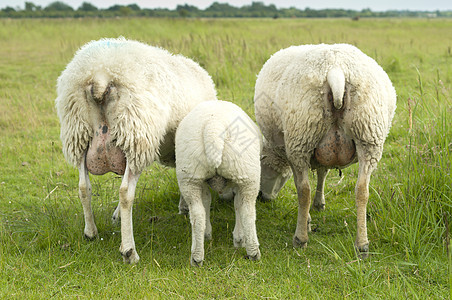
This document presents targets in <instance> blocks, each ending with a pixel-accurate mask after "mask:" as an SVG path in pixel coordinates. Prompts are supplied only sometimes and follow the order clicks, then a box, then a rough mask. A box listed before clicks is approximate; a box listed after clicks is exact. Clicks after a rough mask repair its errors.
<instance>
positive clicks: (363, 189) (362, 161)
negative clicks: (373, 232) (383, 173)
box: [355, 143, 382, 258]
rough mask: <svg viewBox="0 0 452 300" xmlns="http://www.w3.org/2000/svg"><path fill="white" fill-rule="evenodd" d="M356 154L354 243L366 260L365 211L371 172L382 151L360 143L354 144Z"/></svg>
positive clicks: (367, 245) (367, 250)
mask: <svg viewBox="0 0 452 300" xmlns="http://www.w3.org/2000/svg"><path fill="white" fill-rule="evenodd" d="M356 149H357V152H358V161H359V171H358V180H357V181H356V186H355V201H356V218H357V220H356V223H357V230H356V241H355V247H356V249H357V250H358V251H359V252H360V253H361V257H362V258H366V257H367V256H368V252H369V240H368V239H367V220H366V210H367V202H368V200H369V182H370V176H371V174H372V171H373V170H374V169H375V168H376V166H377V163H378V160H379V159H380V158H381V153H382V149H381V148H380V147H372V148H370V147H369V146H367V147H365V146H363V145H362V144H361V143H356Z"/></svg>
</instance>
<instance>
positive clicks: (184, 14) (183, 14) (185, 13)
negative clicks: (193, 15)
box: [177, 8, 190, 18]
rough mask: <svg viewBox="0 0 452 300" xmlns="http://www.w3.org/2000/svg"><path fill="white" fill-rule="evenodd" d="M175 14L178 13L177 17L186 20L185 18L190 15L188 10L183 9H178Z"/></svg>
mask: <svg viewBox="0 0 452 300" xmlns="http://www.w3.org/2000/svg"><path fill="white" fill-rule="evenodd" d="M177 12H178V13H179V16H180V17H181V18H186V17H188V16H189V15H190V13H189V12H188V10H186V9H185V8H182V9H179V10H178V11H177Z"/></svg>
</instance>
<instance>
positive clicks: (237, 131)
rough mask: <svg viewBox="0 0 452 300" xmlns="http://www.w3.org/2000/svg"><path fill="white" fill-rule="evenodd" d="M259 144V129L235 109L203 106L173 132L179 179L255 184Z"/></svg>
mask: <svg viewBox="0 0 452 300" xmlns="http://www.w3.org/2000/svg"><path fill="white" fill-rule="evenodd" d="M261 143H262V138H261V134H260V131H259V129H258V127H257V126H256V124H254V122H253V121H252V120H251V119H250V118H249V117H248V115H247V114H246V113H245V112H243V111H242V110H241V109H240V108H239V107H238V106H237V105H235V104H233V103H230V102H226V101H207V102H203V103H201V104H199V105H198V106H196V107H195V108H194V109H193V110H192V111H191V112H190V113H189V114H188V115H187V116H186V117H185V118H184V119H183V120H182V122H181V123H180V125H179V128H178V129H177V132H176V159H177V164H176V173H177V175H178V179H179V180H191V179H193V180H194V181H199V180H201V181H204V180H208V179H211V178H213V177H215V176H217V175H219V176H221V177H223V178H226V179H228V180H233V181H234V182H236V183H237V182H241V181H257V182H258V181H259V176H260V168H259V167H260V162H259V159H260V157H259V154H260V151H261Z"/></svg>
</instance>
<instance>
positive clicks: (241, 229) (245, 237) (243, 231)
mask: <svg viewBox="0 0 452 300" xmlns="http://www.w3.org/2000/svg"><path fill="white" fill-rule="evenodd" d="M258 193H259V190H258V185H256V186H252V185H251V186H248V185H246V186H241V187H239V188H238V191H237V194H236V195H235V197H234V207H235V212H236V214H235V218H236V226H235V228H234V232H233V236H234V246H236V247H238V246H242V245H244V246H245V249H246V253H247V257H248V258H249V259H251V260H259V259H260V258H261V252H260V250H259V241H258V239H257V232H256V198H257V194H258Z"/></svg>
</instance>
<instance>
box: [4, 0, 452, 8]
mask: <svg viewBox="0 0 452 300" xmlns="http://www.w3.org/2000/svg"><path fill="white" fill-rule="evenodd" d="M54 1H56V0H27V2H32V3H34V4H35V5H39V6H41V7H46V6H47V5H48V4H49V3H52V2H54ZM59 1H61V2H64V3H66V4H68V5H70V6H72V7H73V8H74V9H77V8H78V7H80V5H81V4H82V3H83V2H89V3H91V4H93V5H94V6H96V7H98V8H108V7H110V6H112V5H115V4H119V5H128V4H133V3H135V4H137V5H138V6H139V7H140V8H169V9H175V8H176V6H177V5H178V4H181V5H183V4H189V5H194V6H196V7H198V8H200V9H205V8H206V7H208V6H210V5H211V4H212V3H213V2H215V0H165V1H161V0H160V1H157V0H113V1H111V0H59ZM254 1H260V0H254ZM217 2H220V3H225V2H227V3H229V4H230V5H232V6H237V7H241V6H243V5H250V4H251V2H252V0H232V1H221V0H217ZM260 2H264V3H265V4H266V5H269V4H275V5H276V7H278V8H289V7H292V6H294V7H297V8H300V9H305V8H306V7H309V8H312V9H322V8H344V9H353V10H362V9H365V8H370V9H371V10H373V11H386V10H405V9H408V10H429V11H433V10H452V0H430V1H427V0H373V1H362V0H342V1H336V0H304V1H303V0H301V1H300V0H298V1H297V0H273V1H272V0H262V1H260ZM24 4H25V1H24V0H0V8H4V7H6V6H11V7H14V8H17V7H19V8H20V9H23V8H24Z"/></svg>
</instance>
